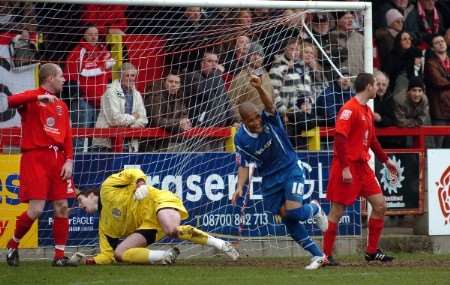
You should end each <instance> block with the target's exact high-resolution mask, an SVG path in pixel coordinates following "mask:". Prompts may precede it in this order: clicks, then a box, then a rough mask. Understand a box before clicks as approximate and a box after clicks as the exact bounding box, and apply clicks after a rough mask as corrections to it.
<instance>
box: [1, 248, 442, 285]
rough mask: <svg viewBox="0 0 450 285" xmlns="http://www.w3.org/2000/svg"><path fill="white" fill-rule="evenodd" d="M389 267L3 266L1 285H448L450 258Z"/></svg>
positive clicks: (215, 261)
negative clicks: (308, 268) (317, 268)
mask: <svg viewBox="0 0 450 285" xmlns="http://www.w3.org/2000/svg"><path fill="white" fill-rule="evenodd" d="M396 257H397V259H396V261H395V262H394V263H392V264H390V265H382V264H370V265H368V264H367V263H366V262H364V261H362V260H361V257H360V256H350V257H345V258H343V257H339V261H341V262H342V266H339V267H333V268H332V267H327V268H322V269H320V270H317V271H305V270H303V266H304V265H305V264H306V263H307V262H308V260H307V259H306V258H288V259H283V258H243V259H241V260H240V261H238V262H236V263H233V262H231V261H228V260H224V259H222V258H207V259H190V260H181V261H179V262H178V263H177V264H176V265H174V266H158V265H153V266H134V265H113V266H80V267H77V268H53V267H51V266H50V263H49V261H33V262H22V263H21V265H20V267H18V268H10V267H8V266H7V265H6V264H5V263H2V264H0V284H2V285H3V284H4V285H13V284H36V285H37V284H61V285H76V284H79V285H82V284H83V285H90V284H95V285H96V284H158V285H159V284H180V285H190V284H192V285H200V284H208V285H221V284H225V285H235V284H257V285H263V284H276V285H282V284H288V285H293V284H314V285H317V284H327V285H329V284H346V285H353V284H370V285H388V284H395V285H400V284H421V285H425V284H426V285H428V284H450V256H448V255H439V256H438V255H432V254H425V253H422V254H399V255H396Z"/></svg>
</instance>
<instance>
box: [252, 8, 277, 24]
mask: <svg viewBox="0 0 450 285" xmlns="http://www.w3.org/2000/svg"><path fill="white" fill-rule="evenodd" d="M271 17H272V15H271V11H270V9H268V8H256V9H253V10H252V21H253V22H254V23H264V22H266V21H269V20H270V19H271Z"/></svg>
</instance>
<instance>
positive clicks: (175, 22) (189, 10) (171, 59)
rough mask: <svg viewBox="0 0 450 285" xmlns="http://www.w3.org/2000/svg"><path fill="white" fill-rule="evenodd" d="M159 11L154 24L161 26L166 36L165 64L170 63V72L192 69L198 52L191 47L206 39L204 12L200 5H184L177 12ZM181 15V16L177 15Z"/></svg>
mask: <svg viewBox="0 0 450 285" xmlns="http://www.w3.org/2000/svg"><path fill="white" fill-rule="evenodd" d="M163 11H165V13H162V12H161V13H160V14H158V16H159V17H160V19H158V20H159V21H158V23H155V25H156V26H164V27H161V29H162V30H164V31H165V35H164V36H165V37H166V38H167V40H168V41H167V44H166V50H167V51H168V53H169V54H168V56H167V57H166V64H167V65H170V68H171V70H170V72H174V73H181V72H188V71H193V70H196V69H197V68H198V61H197V58H198V53H197V52H195V51H192V48H193V47H195V48H198V47H200V46H203V45H204V44H205V42H206V41H207V40H208V36H207V35H206V31H207V29H208V25H207V24H208V21H207V19H206V18H205V16H204V12H203V10H202V9H201V8H200V7H186V8H184V10H183V11H181V12H178V13H173V12H172V13H171V15H167V13H169V12H168V11H167V9H166V10H163ZM179 15H181V16H179Z"/></svg>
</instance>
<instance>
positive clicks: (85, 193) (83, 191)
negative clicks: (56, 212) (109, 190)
mask: <svg viewBox="0 0 450 285" xmlns="http://www.w3.org/2000/svg"><path fill="white" fill-rule="evenodd" d="M91 193H94V194H95V195H96V196H99V197H100V189H98V188H94V187H90V188H84V189H80V190H79V192H78V193H77V197H78V196H84V197H87V196H89V195H90V194H91Z"/></svg>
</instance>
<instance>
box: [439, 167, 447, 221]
mask: <svg viewBox="0 0 450 285" xmlns="http://www.w3.org/2000/svg"><path fill="white" fill-rule="evenodd" d="M436 186H438V191H437V193H438V197H439V205H440V206H441V211H442V215H443V216H444V222H445V224H446V225H447V224H448V223H449V220H450V166H449V167H447V169H446V170H445V171H444V173H442V176H441V179H440V181H439V182H436Z"/></svg>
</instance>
